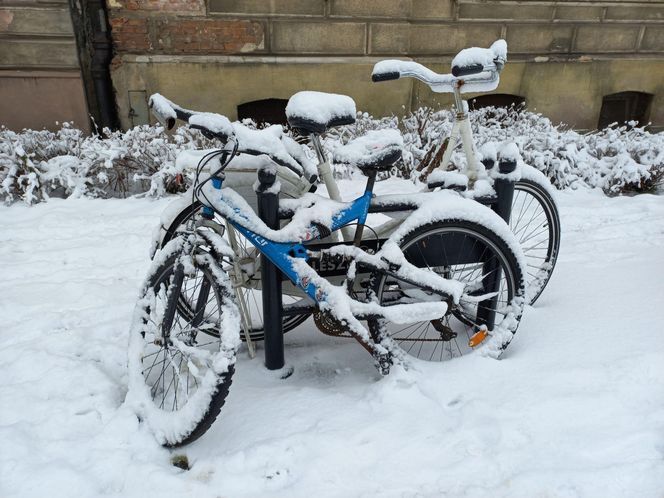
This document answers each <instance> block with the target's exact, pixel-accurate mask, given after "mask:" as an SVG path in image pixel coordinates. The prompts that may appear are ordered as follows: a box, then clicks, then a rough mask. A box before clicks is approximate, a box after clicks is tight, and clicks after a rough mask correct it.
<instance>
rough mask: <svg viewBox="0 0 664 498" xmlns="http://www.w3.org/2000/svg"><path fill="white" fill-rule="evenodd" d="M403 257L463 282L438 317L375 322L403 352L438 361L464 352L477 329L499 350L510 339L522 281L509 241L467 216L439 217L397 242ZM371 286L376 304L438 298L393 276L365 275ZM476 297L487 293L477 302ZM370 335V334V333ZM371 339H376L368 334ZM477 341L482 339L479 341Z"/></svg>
mask: <svg viewBox="0 0 664 498" xmlns="http://www.w3.org/2000/svg"><path fill="white" fill-rule="evenodd" d="M400 247H401V250H402V251H403V253H404V256H405V257H406V259H407V260H408V261H409V262H410V263H411V264H413V265H415V266H418V267H420V268H428V269H429V270H431V271H434V272H436V273H437V274H438V275H440V276H442V277H444V278H447V279H453V280H458V281H461V282H464V283H465V284H466V292H465V294H464V295H463V296H462V297H461V300H460V302H459V304H458V305H456V306H453V307H452V308H450V310H448V313H446V315H445V316H442V317H441V318H440V319H438V320H428V321H421V322H415V323H411V324H409V325H407V326H405V327H404V326H403V325H395V324H391V323H387V322H384V321H383V322H381V323H380V328H381V329H380V332H379V333H380V334H387V335H389V336H390V337H391V338H392V339H393V340H394V341H395V342H396V343H397V344H398V345H399V346H400V347H401V348H402V349H403V350H404V351H405V352H406V353H408V354H410V355H412V356H415V357H416V358H419V359H423V360H427V361H444V360H449V359H452V358H455V357H458V356H462V355H464V354H467V353H469V352H470V351H472V350H473V349H474V347H476V346H479V343H477V344H474V345H471V344H470V341H471V340H475V341H477V340H478V338H479V337H482V336H481V335H480V336H478V335H477V333H478V332H480V331H481V330H483V329H484V328H487V329H488V334H487V339H486V340H485V341H484V343H486V344H487V345H488V342H489V341H491V342H492V347H494V348H495V353H496V355H497V354H500V352H501V351H502V350H504V349H505V348H506V347H507V345H508V344H509V342H510V341H511V339H512V336H513V335H514V333H515V332H516V328H517V326H518V320H519V318H520V316H521V308H522V303H521V301H522V296H523V293H524V281H523V274H522V271H521V267H520V265H519V264H518V260H517V257H516V256H515V254H514V252H513V251H512V250H511V249H510V247H509V244H507V243H506V242H505V241H503V240H502V239H501V238H500V237H498V236H497V235H496V234H495V233H493V232H492V231H490V230H489V229H487V228H486V227H484V226H482V225H479V224H477V223H474V222H471V221H467V220H458V219H457V220H445V221H440V222H435V223H429V224H426V225H423V226H420V227H417V228H416V229H414V230H413V231H411V232H410V233H409V234H408V235H406V236H405V237H404V238H403V239H402V242H401V245H400ZM370 285H371V289H372V291H373V293H374V296H375V298H376V299H377V301H378V302H379V303H380V304H381V305H382V306H391V305H395V304H405V303H411V302H418V301H428V300H435V299H440V298H439V297H438V296H436V295H433V294H431V293H429V292H426V291H424V290H422V289H421V288H419V287H416V286H414V285H412V284H409V283H406V282H403V281H400V280H399V279H398V278H395V277H392V276H386V275H384V274H378V273H376V274H374V275H372V277H371V284H370ZM480 296H485V297H486V296H489V297H488V298H486V299H482V300H481V301H479V302H478V298H479V297H480ZM374 335H375V334H374ZM374 340H377V341H380V338H379V337H376V336H374ZM480 342H482V341H480Z"/></svg>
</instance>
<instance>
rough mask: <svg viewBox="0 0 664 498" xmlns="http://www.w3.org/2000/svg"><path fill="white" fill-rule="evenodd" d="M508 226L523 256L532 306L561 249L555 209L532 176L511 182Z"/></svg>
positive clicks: (545, 282)
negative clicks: (511, 194) (510, 210)
mask: <svg viewBox="0 0 664 498" xmlns="http://www.w3.org/2000/svg"><path fill="white" fill-rule="evenodd" d="M545 181H546V179H545ZM510 228H511V229H512V233H514V235H515V236H516V238H517V240H518V241H519V243H520V244H521V248H522V249H523V254H524V256H525V257H526V265H527V269H526V274H525V279H526V297H527V300H528V304H531V305H532V304H535V301H537V299H538V298H539V297H540V295H541V294H542V291H544V288H545V287H546V285H547V284H548V283H549V279H550V278H551V274H552V273H553V269H554V267H555V266H556V261H557V259H558V251H559V249H560V217H559V215H558V208H557V207H556V203H555V202H554V200H553V198H552V197H551V195H550V194H549V193H548V191H547V189H546V188H545V187H543V186H542V185H540V184H539V183H538V182H536V181H534V180H533V179H530V178H522V179H521V180H519V181H518V182H516V183H515V184H514V197H513V199H512V212H511V215H510Z"/></svg>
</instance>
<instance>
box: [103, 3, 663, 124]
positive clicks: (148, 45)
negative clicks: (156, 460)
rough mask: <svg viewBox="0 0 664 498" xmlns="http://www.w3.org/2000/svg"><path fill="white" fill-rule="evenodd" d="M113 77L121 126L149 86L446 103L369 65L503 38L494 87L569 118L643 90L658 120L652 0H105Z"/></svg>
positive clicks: (201, 96) (216, 97)
mask: <svg viewBox="0 0 664 498" xmlns="http://www.w3.org/2000/svg"><path fill="white" fill-rule="evenodd" d="M108 6H109V11H110V16H111V26H112V30H113V33H112V35H113V40H114V44H115V49H116V58H115V60H114V62H113V65H112V77H113V82H114V86H115V89H116V92H117V102H118V106H119V110H120V117H121V120H122V124H123V126H125V127H127V126H130V125H132V124H138V123H140V122H144V121H145V120H147V119H148V118H147V109H146V103H145V99H146V97H147V96H149V95H150V94H151V93H153V92H161V93H163V94H165V95H166V96H168V97H169V98H171V99H172V100H174V101H176V102H178V103H181V104H182V105H184V106H190V107H192V108H199V109H205V110H210V111H216V112H221V113H223V114H226V115H228V116H229V117H231V118H235V117H236V106H237V105H238V104H241V103H244V102H247V101H252V100H259V99H264V98H270V97H277V98H288V97H289V96H290V95H292V94H293V93H295V92H296V91H299V90H304V89H309V90H321V91H330V92H338V93H345V94H348V95H351V96H352V97H353V98H354V99H355V100H356V102H357V104H358V108H359V109H362V110H366V111H368V112H371V113H373V114H376V115H385V114H391V113H395V114H400V113H402V112H403V111H404V109H405V110H408V109H411V108H413V107H414V106H418V105H448V104H449V103H450V101H451V99H449V98H448V96H446V95H441V94H437V95H436V94H432V93H431V91H430V90H429V89H428V87H425V86H424V85H421V84H420V83H418V82H416V81H414V80H412V79H407V80H399V81H394V82H387V83H381V84H379V85H377V84H374V83H371V80H370V74H371V68H372V66H373V64H374V63H375V62H376V61H378V60H381V59H385V58H393V57H407V58H413V59H414V60H417V61H418V62H421V63H423V64H425V65H427V66H429V67H431V68H432V69H434V70H436V71H439V72H448V71H449V63H450V61H451V58H452V57H453V56H454V54H455V53H456V52H458V51H459V50H460V49H462V48H465V47H468V46H472V45H475V46H488V45H489V44H490V43H492V42H493V41H494V40H496V39H498V38H501V37H502V38H505V39H506V40H507V43H508V51H509V62H508V64H507V66H506V68H505V70H504V72H503V74H502V77H501V86H500V87H499V89H498V91H499V92H500V93H513V94H517V95H521V96H524V97H526V99H527V103H528V106H529V108H531V109H536V110H537V111H539V112H542V113H543V114H545V115H547V116H549V117H551V118H552V119H553V120H554V121H565V122H567V123H570V124H571V125H573V126H575V127H577V128H593V127H595V126H596V124H597V120H598V116H599V110H600V107H601V102H602V97H603V96H604V95H607V94H610V93H615V92H619V91H627V90H631V91H642V92H648V93H651V94H654V95H655V97H654V100H653V104H652V111H651V116H650V119H651V121H652V122H653V124H654V125H655V126H660V127H661V126H664V1H662V0H645V1H641V2H625V1H623V2H618V1H613V0H602V1H601V2H594V1H593V2H589V1H575V2H565V1H563V2H560V1H559V2H552V1H544V0H531V1H525V2H514V1H508V0H486V1H469V0H372V1H371V2H369V1H366V0H208V1H207V2H206V1H205V0H109V4H108Z"/></svg>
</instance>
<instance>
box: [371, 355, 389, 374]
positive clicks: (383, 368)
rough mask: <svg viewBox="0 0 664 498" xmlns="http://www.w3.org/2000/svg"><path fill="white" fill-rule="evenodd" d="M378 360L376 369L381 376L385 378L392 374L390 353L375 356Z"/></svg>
mask: <svg viewBox="0 0 664 498" xmlns="http://www.w3.org/2000/svg"><path fill="white" fill-rule="evenodd" d="M374 359H375V360H376V368H377V369H378V371H379V372H380V374H381V375H383V376H385V375H387V374H389V373H390V368H391V367H392V357H391V355H390V354H389V353H387V354H380V355H376V356H374Z"/></svg>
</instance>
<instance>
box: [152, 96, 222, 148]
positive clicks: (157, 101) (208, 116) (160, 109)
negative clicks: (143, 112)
mask: <svg viewBox="0 0 664 498" xmlns="http://www.w3.org/2000/svg"><path fill="white" fill-rule="evenodd" d="M149 106H150V111H151V112H152V115H153V116H154V117H155V118H157V121H159V122H160V123H161V124H163V125H164V126H165V127H166V129H167V130H171V129H172V128H173V127H174V126H175V121H176V120H178V119H179V120H180V121H185V122H186V123H187V124H188V125H189V127H190V128H194V129H196V130H200V131H201V132H202V133H203V135H205V136H206V137H207V138H217V139H219V140H221V141H222V142H227V141H228V140H229V139H231V138H233V136H234V132H233V125H232V124H231V122H230V121H229V120H228V118H227V117H225V116H222V115H221V114H215V113H212V112H196V111H190V110H189V109H184V108H182V107H180V106H179V105H177V104H175V103H173V102H171V101H170V100H168V99H167V98H166V97H164V96H163V95H161V94H158V93H155V94H153V95H152V96H151V97H150V101H149Z"/></svg>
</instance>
